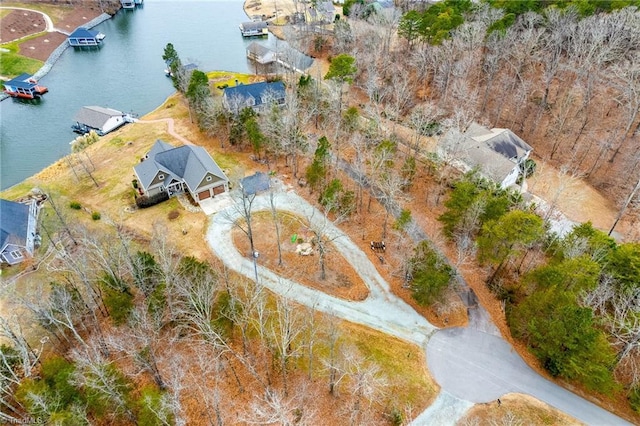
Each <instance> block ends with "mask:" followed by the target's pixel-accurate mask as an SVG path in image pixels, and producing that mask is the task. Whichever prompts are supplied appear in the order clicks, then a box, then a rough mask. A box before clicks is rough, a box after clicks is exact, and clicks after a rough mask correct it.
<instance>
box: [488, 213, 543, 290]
mask: <svg viewBox="0 0 640 426" xmlns="http://www.w3.org/2000/svg"><path fill="white" fill-rule="evenodd" d="M544 234H545V229H544V223H543V221H542V219H541V218H540V216H538V215H536V214H535V213H531V212H525V211H522V210H514V211H511V212H508V213H506V214H505V215H503V216H501V217H500V218H499V219H497V220H491V221H489V222H487V223H486V224H485V225H484V226H483V227H482V232H481V234H480V237H478V249H479V252H478V254H479V258H480V261H481V262H487V263H490V264H492V265H494V266H495V270H494V272H493V274H492V275H491V277H490V278H489V282H488V284H489V285H492V284H493V281H494V280H495V278H496V277H497V276H498V275H499V274H500V273H501V272H502V270H503V268H504V266H505V265H506V264H507V262H508V261H509V260H511V259H513V258H515V257H517V256H520V255H523V254H526V251H527V250H528V249H529V247H530V246H531V245H532V244H534V243H535V242H538V241H540V240H541V239H542V238H543V237H544Z"/></svg>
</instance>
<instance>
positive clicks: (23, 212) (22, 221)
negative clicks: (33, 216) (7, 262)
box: [0, 199, 29, 249]
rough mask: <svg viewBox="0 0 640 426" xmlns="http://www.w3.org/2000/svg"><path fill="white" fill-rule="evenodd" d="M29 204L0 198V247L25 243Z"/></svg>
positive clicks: (27, 229) (23, 244)
mask: <svg viewBox="0 0 640 426" xmlns="http://www.w3.org/2000/svg"><path fill="white" fill-rule="evenodd" d="M28 231H29V205H27V204H22V203H16V202H13V201H9V200H2V199H0V249H1V248H3V247H4V246H6V245H7V244H16V245H19V246H26V245H27V235H28V234H27V233H28Z"/></svg>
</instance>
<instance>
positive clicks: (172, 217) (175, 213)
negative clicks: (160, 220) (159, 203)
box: [167, 210, 180, 220]
mask: <svg viewBox="0 0 640 426" xmlns="http://www.w3.org/2000/svg"><path fill="white" fill-rule="evenodd" d="M179 216H180V212H179V211H178V210H171V211H170V212H169V214H168V215H167V217H168V218H169V220H175V219H177V218H178V217H179Z"/></svg>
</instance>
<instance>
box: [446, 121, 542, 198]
mask: <svg viewBox="0 0 640 426" xmlns="http://www.w3.org/2000/svg"><path fill="white" fill-rule="evenodd" d="M532 150H533V148H531V146H529V145H528V144H527V143H526V142H525V141H523V140H522V139H521V138H520V137H518V135H516V134H515V133H513V132H512V131H511V130H509V129H499V128H494V129H488V128H486V127H484V126H481V125H480V124H478V123H472V124H471V125H470V126H469V128H468V129H467V130H466V131H465V132H460V131H458V130H456V129H451V130H449V132H448V133H447V134H446V135H445V136H444V137H443V138H442V140H441V141H440V142H439V143H438V147H437V151H438V156H439V157H440V158H442V159H444V160H445V161H446V162H448V163H450V164H451V165H453V166H454V167H456V168H457V169H459V170H461V171H462V172H464V173H466V172H468V171H471V170H477V171H478V173H480V175H481V176H483V177H485V178H487V179H490V180H492V181H494V182H496V183H497V184H498V185H500V187H501V188H503V189H505V188H508V187H509V186H511V185H515V184H516V183H517V182H518V177H519V176H520V174H521V173H522V170H523V168H524V163H525V161H526V160H527V159H528V158H529V154H531V151H532Z"/></svg>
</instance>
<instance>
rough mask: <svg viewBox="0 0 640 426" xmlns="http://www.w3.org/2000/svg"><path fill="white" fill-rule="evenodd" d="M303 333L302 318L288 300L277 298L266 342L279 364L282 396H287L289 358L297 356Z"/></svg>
mask: <svg viewBox="0 0 640 426" xmlns="http://www.w3.org/2000/svg"><path fill="white" fill-rule="evenodd" d="M303 332H304V326H303V318H302V316H301V315H300V313H299V312H298V310H297V309H296V306H294V305H293V303H292V302H291V301H290V300H289V299H285V298H284V297H278V298H277V299H276V309H275V311H274V312H273V318H272V319H271V321H270V322H269V327H268V340H269V341H270V342H271V343H270V344H271V345H273V347H274V349H275V351H274V355H275V357H276V359H277V360H278V361H279V364H280V374H281V375H282V385H283V391H284V396H285V397H286V396H288V394H289V390H288V380H287V377H288V376H287V373H288V370H289V361H290V359H291V358H294V357H297V356H299V355H300V354H301V353H302V352H303V350H304V347H303V345H302V342H301V338H300V337H301V334H302V333H303Z"/></svg>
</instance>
